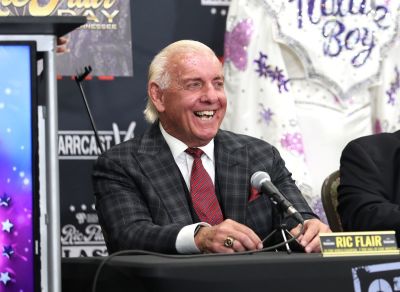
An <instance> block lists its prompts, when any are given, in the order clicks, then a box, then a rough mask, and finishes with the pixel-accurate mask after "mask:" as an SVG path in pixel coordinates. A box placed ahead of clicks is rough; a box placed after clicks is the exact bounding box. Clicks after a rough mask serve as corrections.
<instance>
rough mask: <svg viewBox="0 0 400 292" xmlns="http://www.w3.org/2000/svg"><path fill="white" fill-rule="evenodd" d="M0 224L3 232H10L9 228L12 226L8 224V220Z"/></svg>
mask: <svg viewBox="0 0 400 292" xmlns="http://www.w3.org/2000/svg"><path fill="white" fill-rule="evenodd" d="M1 224H3V231H6V232H8V233H10V232H11V228H13V227H14V225H13V224H12V223H11V222H10V220H9V219H7V220H6V221H3V222H1Z"/></svg>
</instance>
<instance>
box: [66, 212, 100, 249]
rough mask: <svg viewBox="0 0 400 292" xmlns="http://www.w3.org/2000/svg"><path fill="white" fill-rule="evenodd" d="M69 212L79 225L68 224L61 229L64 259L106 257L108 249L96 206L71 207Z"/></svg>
mask: <svg viewBox="0 0 400 292" xmlns="http://www.w3.org/2000/svg"><path fill="white" fill-rule="evenodd" d="M69 211H70V213H71V214H72V215H73V217H74V218H75V220H76V222H77V225H74V224H66V225H63V226H62V228H61V245H62V257H81V256H84V257H86V256H106V255H107V248H106V247H105V246H104V237H103V234H102V232H101V228H100V225H99V224H98V221H99V219H98V217H97V214H96V210H95V206H94V205H92V206H90V207H88V206H86V205H85V204H82V205H81V206H79V207H76V206H74V205H70V206H69Z"/></svg>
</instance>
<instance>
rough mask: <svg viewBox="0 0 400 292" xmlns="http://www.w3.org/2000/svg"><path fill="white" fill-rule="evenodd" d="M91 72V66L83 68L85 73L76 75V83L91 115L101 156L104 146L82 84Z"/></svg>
mask: <svg viewBox="0 0 400 292" xmlns="http://www.w3.org/2000/svg"><path fill="white" fill-rule="evenodd" d="M90 72H92V67H91V66H85V67H84V68H83V72H82V73H80V74H79V73H78V74H76V76H75V81H76V84H77V85H78V87H79V90H80V92H81V96H82V99H83V102H84V103H85V108H86V112H87V114H88V115H89V119H90V123H91V125H92V129H93V132H94V136H95V138H96V143H97V146H98V147H99V150H100V154H101V153H103V152H104V149H103V145H102V144H101V142H100V137H99V134H98V132H97V129H96V124H95V123H94V120H93V116H92V113H91V111H90V107H89V104H88V102H87V99H86V95H85V91H84V90H83V86H82V82H83V81H84V80H85V78H86V77H87V76H88V75H89V74H90Z"/></svg>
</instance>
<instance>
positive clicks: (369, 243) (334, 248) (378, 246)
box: [319, 231, 399, 256]
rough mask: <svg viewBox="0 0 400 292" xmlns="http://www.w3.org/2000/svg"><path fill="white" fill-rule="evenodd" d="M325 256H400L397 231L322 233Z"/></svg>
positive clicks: (323, 253) (322, 248) (322, 250)
mask: <svg viewBox="0 0 400 292" xmlns="http://www.w3.org/2000/svg"><path fill="white" fill-rule="evenodd" d="M319 236H320V242H321V252H322V255H323V256H357V255H378V254H399V250H398V248H397V243H396V236H395V231H363V232H333V233H320V235H319Z"/></svg>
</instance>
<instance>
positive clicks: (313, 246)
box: [290, 219, 332, 253]
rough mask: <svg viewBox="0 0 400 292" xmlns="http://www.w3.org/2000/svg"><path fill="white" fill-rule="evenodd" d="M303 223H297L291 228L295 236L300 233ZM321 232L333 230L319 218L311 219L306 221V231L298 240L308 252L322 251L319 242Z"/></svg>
mask: <svg viewBox="0 0 400 292" xmlns="http://www.w3.org/2000/svg"><path fill="white" fill-rule="evenodd" d="M300 229H301V225H297V226H296V227H295V228H293V229H292V230H290V233H291V234H292V235H293V236H296V235H297V234H299V232H300ZM320 232H332V231H331V229H330V228H329V226H328V225H326V224H324V223H322V222H321V221H320V220H318V219H310V220H306V221H304V233H303V234H301V235H300V236H299V237H298V238H297V241H298V242H299V243H300V245H301V246H302V247H304V250H305V251H306V252H307V253H311V252H321V246H320V243H319V233H320Z"/></svg>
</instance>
